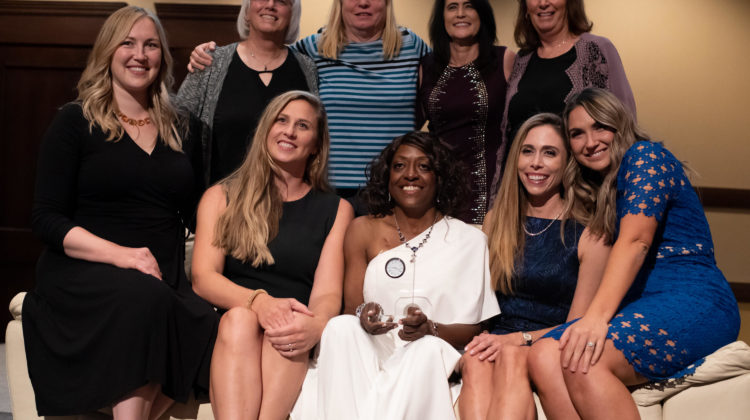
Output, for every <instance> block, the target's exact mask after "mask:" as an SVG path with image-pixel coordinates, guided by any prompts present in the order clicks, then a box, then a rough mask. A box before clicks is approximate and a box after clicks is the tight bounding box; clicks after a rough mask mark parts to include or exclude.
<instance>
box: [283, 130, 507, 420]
mask: <svg viewBox="0 0 750 420" xmlns="http://www.w3.org/2000/svg"><path fill="white" fill-rule="evenodd" d="M460 169H461V168H460V167H459V166H458V165H457V164H456V162H455V160H454V158H453V155H452V152H451V150H450V149H449V148H448V147H447V146H446V145H445V144H443V143H441V142H440V140H438V139H437V137H435V136H433V135H430V134H428V133H421V132H411V133H408V134H405V135H403V136H401V137H397V138H396V139H395V140H393V142H391V144H390V145H389V146H387V147H386V148H385V149H384V150H383V151H382V152H381V153H380V155H379V156H378V157H377V158H376V159H375V160H374V161H373V163H372V165H371V171H370V180H369V182H368V184H367V187H366V188H365V190H364V198H365V200H367V202H368V204H369V206H370V210H371V212H372V215H368V216H362V217H359V218H357V219H355V220H354V221H353V222H352V224H351V225H350V228H349V229H348V230H347V233H346V238H345V239H344V248H345V259H346V272H345V277H344V307H345V309H344V310H345V315H341V316H338V317H336V318H333V319H331V320H330V321H329V322H328V325H327V326H326V328H325V329H324V330H323V336H322V338H321V342H320V356H319V358H318V367H317V375H308V378H307V379H306V382H305V385H304V386H303V389H302V395H301V396H300V400H299V401H298V404H300V405H304V406H305V407H298V408H299V409H300V410H299V411H300V412H301V411H304V413H300V414H302V417H306V416H310V417H313V418H325V419H344V418H346V419H351V418H355V419H364V418H368V419H369V418H373V419H374V418H387V419H396V418H429V419H453V418H454V414H453V408H452V407H453V401H454V399H455V397H456V396H457V394H456V393H454V392H453V391H454V390H453V389H452V388H451V387H450V386H449V383H448V380H447V379H448V377H449V376H450V375H451V373H452V372H453V371H454V369H455V367H456V365H457V363H458V360H459V359H460V358H461V355H460V353H459V352H458V351H457V350H456V348H461V347H463V346H464V345H466V344H467V343H468V342H469V340H471V338H472V337H473V336H474V335H476V334H478V333H479V331H480V327H479V323H480V322H481V321H483V320H486V319H488V318H490V317H492V316H494V315H497V314H498V313H499V308H498V305H497V300H496V299H495V297H494V295H493V293H492V289H491V287H490V276H489V267H488V265H487V261H488V258H487V241H486V238H485V236H484V235H483V234H482V232H481V231H480V230H479V229H476V228H474V227H471V226H469V225H467V224H465V223H464V222H462V221H460V220H458V219H454V218H453V215H454V214H456V212H457V210H459V207H460V206H459V203H461V202H462V201H463V200H464V197H465V195H466V194H465V193H466V186H465V182H464V177H463V176H462V174H461V171H460ZM396 319H398V321H395V320H396ZM407 344H408V345H407ZM342 368H343V369H344V370H345V371H347V372H348V373H347V374H341V372H342ZM316 380H317V384H316V383H315V381H316ZM303 408H304V410H303ZM293 414H294V413H293ZM293 418H298V417H295V416H293Z"/></svg>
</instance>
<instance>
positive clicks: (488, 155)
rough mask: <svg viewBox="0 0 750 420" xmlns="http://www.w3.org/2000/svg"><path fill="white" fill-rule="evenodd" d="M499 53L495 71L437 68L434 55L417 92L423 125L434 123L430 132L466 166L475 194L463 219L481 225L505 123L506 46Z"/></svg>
mask: <svg viewBox="0 0 750 420" xmlns="http://www.w3.org/2000/svg"><path fill="white" fill-rule="evenodd" d="M494 48H495V61H494V63H493V67H492V68H491V69H487V70H485V71H480V69H478V68H477V67H476V65H475V64H474V63H469V64H467V65H465V66H462V67H451V66H447V67H445V69H443V71H442V72H438V73H437V74H436V72H435V71H434V67H435V66H437V65H438V64H437V63H436V62H435V57H434V56H433V55H432V54H429V55H427V56H425V57H424V58H423V59H422V63H421V64H422V74H423V76H422V77H423V79H422V85H421V87H420V88H419V92H418V97H417V100H418V103H419V107H418V108H419V112H418V114H419V115H418V117H419V118H418V120H419V121H418V122H422V121H424V120H429V130H430V132H431V133H433V134H435V135H437V136H438V137H440V138H441V139H442V140H443V141H445V142H446V143H448V144H449V145H450V146H451V147H452V148H453V151H454V153H455V156H456V158H457V159H458V160H459V161H461V162H463V164H464V165H465V167H466V169H467V171H468V175H469V179H468V184H469V187H470V190H471V195H470V205H469V208H468V210H467V211H465V212H464V213H463V214H459V215H458V218H459V219H461V220H462V221H464V222H466V223H474V224H482V222H483V221H484V215H485V214H486V213H487V210H489V197H490V191H489V189H490V184H491V183H492V179H493V177H494V176H495V170H496V168H497V166H498V165H497V151H498V148H499V147H500V142H501V136H500V119H501V118H502V115H503V108H504V106H505V91H506V89H507V83H506V81H505V71H504V69H503V57H504V55H505V47H494Z"/></svg>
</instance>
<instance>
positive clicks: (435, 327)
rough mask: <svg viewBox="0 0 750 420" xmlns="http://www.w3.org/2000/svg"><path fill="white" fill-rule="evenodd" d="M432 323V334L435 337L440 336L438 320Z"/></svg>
mask: <svg viewBox="0 0 750 420" xmlns="http://www.w3.org/2000/svg"><path fill="white" fill-rule="evenodd" d="M430 324H432V335H433V336H435V337H440V336H439V335H438V324H437V322H433V321H430Z"/></svg>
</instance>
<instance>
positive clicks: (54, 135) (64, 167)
mask: <svg viewBox="0 0 750 420" xmlns="http://www.w3.org/2000/svg"><path fill="white" fill-rule="evenodd" d="M87 135H88V121H86V119H85V118H84V117H83V114H82V111H81V108H80V106H79V105H78V104H67V105H65V106H63V107H62V108H60V110H59V111H58V113H57V115H56V116H55V118H54V119H53V120H52V124H50V126H49V128H48V129H47V132H46V134H45V135H44V139H43V140H42V145H41V148H40V150H39V160H38V163H37V174H36V187H35V191H34V204H33V207H32V210H31V227H32V230H33V231H34V233H35V234H36V235H37V236H38V237H39V238H40V239H41V240H42V241H43V242H44V243H45V244H46V245H48V246H50V247H51V248H54V249H56V250H58V251H62V250H63V239H64V238H65V235H67V233H68V232H69V231H70V230H71V229H73V228H74V227H75V226H76V223H75V222H74V221H73V213H74V212H75V205H76V186H77V179H78V167H79V164H80V160H81V150H80V149H81V147H80V145H81V142H82V139H83V136H87Z"/></svg>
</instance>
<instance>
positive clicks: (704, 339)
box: [529, 88, 740, 419]
mask: <svg viewBox="0 0 750 420" xmlns="http://www.w3.org/2000/svg"><path fill="white" fill-rule="evenodd" d="M563 115H564V119H565V123H566V135H567V138H568V142H569V145H570V148H571V150H572V153H573V156H574V157H575V159H576V161H578V163H579V165H580V168H578V169H577V170H576V171H574V172H571V173H569V174H568V175H570V176H571V178H574V179H575V182H573V183H570V184H569V185H571V188H570V189H569V193H572V194H575V195H576V202H578V203H580V204H581V206H580V207H579V208H577V209H574V215H576V214H577V215H578V217H582V218H583V219H584V220H587V226H588V227H589V229H591V231H592V233H594V234H597V235H602V236H603V237H605V238H607V239H609V240H611V241H613V243H614V244H613V246H612V253H611V254H610V257H609V260H608V261H607V266H606V269H605V271H604V277H603V278H602V281H601V285H600V287H599V290H598V291H597V293H596V295H595V296H594V299H593V301H592V302H591V305H589V308H588V310H586V312H585V314H584V315H583V317H582V318H581V319H580V320H578V321H574V323H573V322H571V323H569V324H566V325H563V326H561V327H559V328H557V329H555V330H553V331H551V332H550V333H549V334H548V336H549V337H552V338H555V339H556V340H559V343H558V342H556V341H554V340H540V341H539V342H538V343H535V344H534V346H533V347H532V352H531V355H530V356H529V358H530V371H531V375H532V380H533V381H534V383H535V384H536V385H537V388H538V391H539V396H540V399H541V402H542V405H543V407H544V410H545V412H546V413H554V414H555V417H559V418H577V417H578V416H580V417H581V418H584V419H586V418H611V417H612V415H613V414H612V413H617V417H618V418H623V419H626V418H627V419H631V418H632V419H638V418H639V415H638V411H637V409H636V406H635V404H634V403H633V400H632V398H631V396H630V392H628V389H627V387H626V386H629V385H637V384H640V383H644V382H647V381H655V380H662V379H667V378H675V377H681V376H684V375H685V374H688V373H692V372H693V371H694V370H695V368H696V367H697V366H698V365H700V363H701V362H702V360H703V359H702V358H703V357H705V356H706V355H709V354H711V353H712V352H714V351H715V350H717V349H718V348H720V347H722V346H724V345H726V344H728V343H730V342H732V341H734V340H735V339H736V338H737V334H738V332H739V324H740V319H739V311H738V309H737V302H736V300H735V298H734V295H733V294H732V291H731V289H730V288H729V284H728V283H727V281H726V279H725V278H724V276H723V275H722V273H721V271H719V269H718V267H716V261H715V259H714V253H713V242H712V240H711V233H710V231H709V227H708V222H707V221H706V217H705V215H704V214H703V209H702V207H701V203H700V201H699V200H698V197H697V195H696V194H695V191H694V190H693V188H692V186H691V185H690V181H689V180H688V178H687V176H686V174H685V171H684V170H683V167H682V165H681V164H680V161H678V160H677V159H676V158H675V157H674V155H672V153H670V152H669V151H668V150H667V149H665V148H664V146H662V145H661V144H660V143H656V142H652V141H650V140H649V139H648V137H647V136H646V134H645V133H643V131H642V130H641V129H640V128H639V127H638V126H637V125H636V123H635V121H634V120H633V116H632V114H631V113H630V112H629V111H627V110H626V108H625V107H624V106H623V104H622V103H621V102H620V101H619V100H618V99H617V98H616V97H615V96H614V95H613V94H612V93H609V92H607V91H604V90H601V89H594V88H591V89H586V90H583V91H582V92H581V93H579V94H578V95H576V96H574V97H573V98H572V99H571V101H570V102H569V103H568V104H567V105H566V108H565V112H564V114H563ZM566 184H567V183H566ZM561 369H562V371H563V377H564V381H563V382H559V380H557V379H555V376H554V375H551V374H550V373H551V372H552V373H555V372H559V371H560V370H561ZM561 389H567V390H568V393H567V394H566V393H564V392H560V390H561ZM567 395H569V396H570V399H567Z"/></svg>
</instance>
